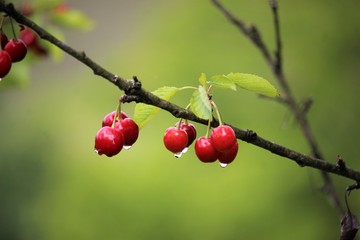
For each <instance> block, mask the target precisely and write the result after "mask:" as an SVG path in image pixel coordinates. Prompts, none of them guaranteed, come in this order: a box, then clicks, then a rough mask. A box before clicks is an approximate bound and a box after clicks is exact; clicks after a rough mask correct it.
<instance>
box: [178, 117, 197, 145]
mask: <svg viewBox="0 0 360 240" xmlns="http://www.w3.org/2000/svg"><path fill="white" fill-rule="evenodd" d="M180 129H182V130H184V131H185V132H186V133H187V135H188V143H187V147H188V146H190V145H191V144H192V143H193V142H194V140H195V138H196V129H195V126H194V125H192V124H191V123H188V124H185V123H181V125H180Z"/></svg>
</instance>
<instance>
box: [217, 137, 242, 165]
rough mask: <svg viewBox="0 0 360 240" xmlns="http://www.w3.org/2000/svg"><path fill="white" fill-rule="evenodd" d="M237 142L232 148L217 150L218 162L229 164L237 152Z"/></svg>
mask: <svg viewBox="0 0 360 240" xmlns="http://www.w3.org/2000/svg"><path fill="white" fill-rule="evenodd" d="M238 148H239V144H238V143H237V142H236V143H235V144H234V145H233V146H232V148H230V149H229V150H227V151H226V152H219V162H221V163H225V164H229V163H231V162H232V161H234V159H235V158H236V155H237V153H238Z"/></svg>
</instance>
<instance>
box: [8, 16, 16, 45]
mask: <svg viewBox="0 0 360 240" xmlns="http://www.w3.org/2000/svg"><path fill="white" fill-rule="evenodd" d="M9 18H10V25H11V30H12V33H13V35H14V39H15V40H17V38H16V34H15V28H14V24H13V21H12V17H9Z"/></svg>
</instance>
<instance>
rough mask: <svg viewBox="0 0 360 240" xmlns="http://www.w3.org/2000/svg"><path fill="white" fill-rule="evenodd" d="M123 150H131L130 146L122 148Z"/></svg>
mask: <svg viewBox="0 0 360 240" xmlns="http://www.w3.org/2000/svg"><path fill="white" fill-rule="evenodd" d="M123 148H124V149H125V150H129V149H130V148H131V146H123Z"/></svg>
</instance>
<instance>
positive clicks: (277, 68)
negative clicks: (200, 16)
mask: <svg viewBox="0 0 360 240" xmlns="http://www.w3.org/2000/svg"><path fill="white" fill-rule="evenodd" d="M212 2H213V4H214V5H215V6H216V7H217V8H218V9H219V10H220V11H221V12H222V13H223V14H224V16H225V17H226V18H227V19H228V20H229V21H230V22H231V23H233V24H234V25H235V26H236V27H237V28H238V29H239V30H240V31H241V32H242V33H243V34H244V35H245V36H246V37H247V38H249V40H251V41H252V42H253V43H254V44H255V45H256V47H257V48H258V50H259V51H260V52H261V53H262V55H263V56H264V58H265V60H266V62H267V63H268V65H269V67H270V69H271V70H272V72H273V74H274V76H275V78H276V79H277V81H278V82H279V84H280V86H281V88H282V90H283V92H284V94H285V97H283V98H282V100H281V101H280V102H281V103H284V104H285V105H287V107H288V108H289V109H290V110H291V112H292V113H293V115H294V116H295V119H296V121H297V122H298V124H299V125H300V127H301V129H302V132H303V134H304V137H305V139H306V141H307V142H308V144H309V147H310V149H311V153H312V155H313V156H314V157H315V158H317V159H323V156H322V154H321V152H320V150H319V148H318V146H317V143H316V141H315V138H314V136H313V134H312V131H311V128H310V125H309V122H308V120H307V116H306V113H307V111H308V107H310V105H311V103H310V104H307V107H306V108H307V109H304V106H299V105H298V104H297V101H296V99H295V97H294V95H293V93H292V91H291V88H290V86H289V85H288V81H287V79H286V77H285V74H284V72H283V66H282V65H283V60H282V43H281V35H280V22H279V14H278V4H277V0H269V2H270V7H271V10H272V13H273V17H274V27H275V41H276V51H275V58H273V57H271V56H270V55H269V54H268V53H269V50H268V47H267V46H266V44H265V43H264V42H263V40H262V38H261V35H260V32H259V31H257V30H256V37H254V36H253V35H252V31H250V28H246V27H245V26H246V24H245V23H244V22H243V21H242V20H240V19H238V18H236V17H235V16H234V15H233V14H232V13H231V12H230V11H229V10H227V9H226V8H225V7H224V6H223V5H222V4H220V2H219V1H218V0H212ZM251 29H257V28H256V27H255V26H252V27H251ZM328 172H330V171H326V170H323V171H322V172H321V174H322V177H323V180H324V186H323V190H324V192H325V193H326V194H327V195H328V196H329V198H330V199H331V200H332V201H333V202H334V204H335V206H336V208H337V209H338V210H339V212H340V213H344V208H343V207H342V206H341V204H340V200H339V197H338V196H337V194H336V191H335V187H334V184H333V182H332V179H331V177H330V176H329V174H328Z"/></svg>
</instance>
